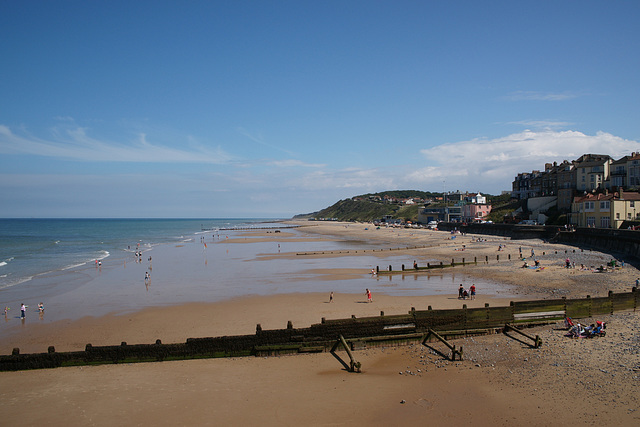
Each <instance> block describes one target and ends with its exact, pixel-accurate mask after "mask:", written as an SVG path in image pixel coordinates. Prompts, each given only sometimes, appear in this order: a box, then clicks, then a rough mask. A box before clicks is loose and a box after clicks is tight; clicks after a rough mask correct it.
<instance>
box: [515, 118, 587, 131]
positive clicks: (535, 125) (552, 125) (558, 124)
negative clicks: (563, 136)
mask: <svg viewBox="0 0 640 427" xmlns="http://www.w3.org/2000/svg"><path fill="white" fill-rule="evenodd" d="M505 124H507V125H518V126H526V127H528V128H531V129H553V130H559V129H563V128H566V127H569V126H573V125H575V123H571V122H562V121H557V120H520V121H517V122H507V123H505Z"/></svg>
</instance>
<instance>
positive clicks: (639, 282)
mask: <svg viewBox="0 0 640 427" xmlns="http://www.w3.org/2000/svg"><path fill="white" fill-rule="evenodd" d="M637 287H640V277H638V278H637V279H636V288H637Z"/></svg>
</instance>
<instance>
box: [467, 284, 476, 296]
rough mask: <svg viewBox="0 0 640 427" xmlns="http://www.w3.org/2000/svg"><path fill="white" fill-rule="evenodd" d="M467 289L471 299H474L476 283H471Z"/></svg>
mask: <svg viewBox="0 0 640 427" xmlns="http://www.w3.org/2000/svg"><path fill="white" fill-rule="evenodd" d="M469 291H470V292H471V299H476V284H475V283H474V284H473V285H471V287H470V288H469Z"/></svg>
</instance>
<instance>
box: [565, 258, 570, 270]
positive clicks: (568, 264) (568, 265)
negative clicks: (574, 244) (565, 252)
mask: <svg viewBox="0 0 640 427" xmlns="http://www.w3.org/2000/svg"><path fill="white" fill-rule="evenodd" d="M565 263H566V265H565V267H566V268H571V261H570V260H569V258H567V259H566V260H565Z"/></svg>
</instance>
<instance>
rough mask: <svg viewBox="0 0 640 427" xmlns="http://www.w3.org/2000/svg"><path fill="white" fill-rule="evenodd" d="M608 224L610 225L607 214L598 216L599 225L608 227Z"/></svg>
mask: <svg viewBox="0 0 640 427" xmlns="http://www.w3.org/2000/svg"><path fill="white" fill-rule="evenodd" d="M609 226H610V221H609V217H608V216H603V217H602V218H600V227H602V228H609Z"/></svg>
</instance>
